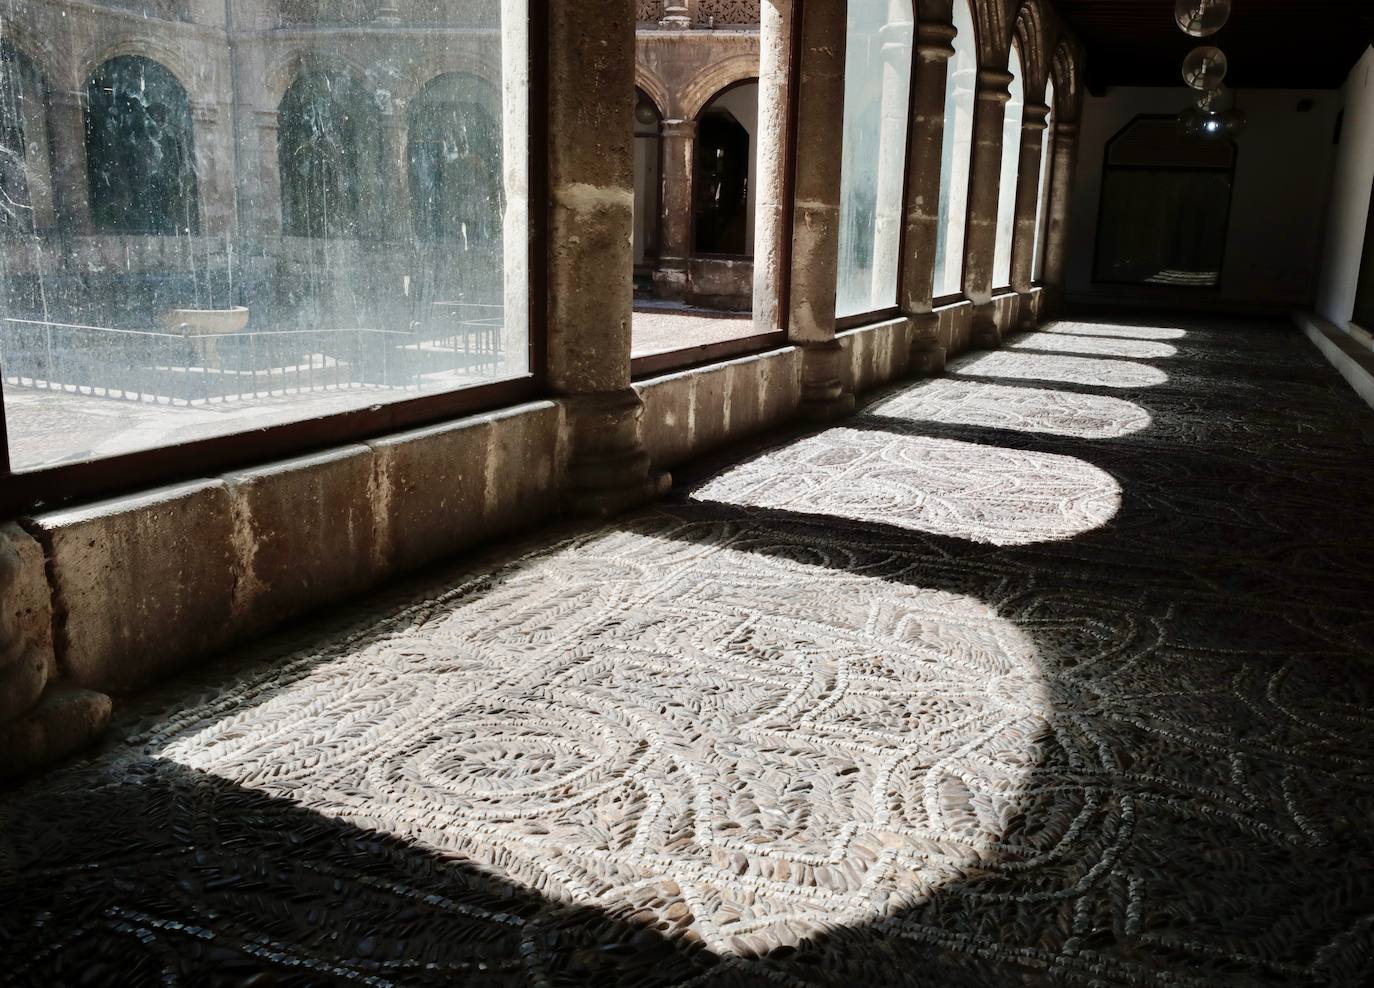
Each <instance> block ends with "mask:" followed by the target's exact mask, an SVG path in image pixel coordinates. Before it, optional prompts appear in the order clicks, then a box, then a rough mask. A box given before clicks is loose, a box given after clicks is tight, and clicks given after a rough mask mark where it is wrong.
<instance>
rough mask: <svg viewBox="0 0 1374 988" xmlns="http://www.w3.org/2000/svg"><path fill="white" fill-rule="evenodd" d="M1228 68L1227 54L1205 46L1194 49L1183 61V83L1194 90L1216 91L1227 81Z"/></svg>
mask: <svg viewBox="0 0 1374 988" xmlns="http://www.w3.org/2000/svg"><path fill="white" fill-rule="evenodd" d="M1226 67H1227V66H1226V53H1225V52H1223V51H1222V50H1221V49H1220V48H1213V47H1212V46H1211V45H1203V46H1202V47H1201V48H1194V49H1193V50H1192V51H1191V52H1189V53H1188V57H1187V58H1185V59H1184V60H1183V81H1184V82H1186V83H1187V84H1188V85H1190V86H1192V87H1193V88H1194V89H1201V90H1204V91H1205V90H1211V89H1216V88H1218V87H1219V86H1221V84H1222V82H1224V81H1225V79H1226Z"/></svg>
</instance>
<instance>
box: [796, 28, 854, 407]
mask: <svg viewBox="0 0 1374 988" xmlns="http://www.w3.org/2000/svg"><path fill="white" fill-rule="evenodd" d="M845 8H846V5H845V4H842V3H808V4H806V5H805V6H804V7H803V8H802V19H801V20H802V23H801V28H800V30H801V45H800V50H799V52H798V56H799V58H800V59H801V64H800V66H799V68H800V72H799V73H798V78H799V82H800V85H799V86H798V92H797V132H796V148H795V152H794V153H795V154H796V175H795V178H794V181H793V190H792V195H793V199H792V286H791V292H790V296H791V316H790V319H789V322H788V337H789V339H790V340H791V341H792V342H793V343H795V344H796V345H798V346H800V347H801V349H802V413H803V414H804V415H806V416H807V417H808V418H812V419H818V420H828V419H834V418H838V417H840V416H843V415H847V414H849V413H850V412H851V411H853V409H854V394H853V392H851V391H847V390H846V389H845V383H844V378H843V376H842V374H841V360H842V359H843V358H844V351H843V349H842V348H841V347H840V344H839V343H838V342H837V341H836V340H835V294H836V277H837V272H838V269H839V250H840V153H839V145H840V139H841V135H842V134H843V132H844V62H845V45H846V35H847V33H848V24H847V22H846V11H845Z"/></svg>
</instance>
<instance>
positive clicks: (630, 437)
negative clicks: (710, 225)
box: [535, 0, 669, 515]
mask: <svg viewBox="0 0 1374 988" xmlns="http://www.w3.org/2000/svg"><path fill="white" fill-rule="evenodd" d="M634 42H635V3H634V0H559V2H558V3H554V4H550V5H549V107H548V108H549V196H550V211H549V238H548V252H549V253H548V264H549V282H548V306H549V308H548V314H549V319H548V384H549V388H550V390H551V391H552V392H553V393H554V394H555V395H558V396H560V397H562V398H563V399H564V402H563V404H564V408H565V410H566V413H567V428H568V441H569V444H570V454H571V457H570V462H569V478H568V479H569V485H570V507H571V508H572V509H573V510H574V511H577V512H580V513H587V514H599V515H606V514H611V513H613V512H615V511H619V510H622V509H624V508H628V507H632V506H634V505H636V504H640V503H642V502H644V501H647V500H649V499H651V498H653V497H655V496H657V495H658V494H661V493H662V492H663V491H665V490H666V489H667V487H668V483H669V478H668V475H667V474H664V473H659V472H655V471H654V470H653V469H652V468H651V465H650V463H649V456H648V454H647V453H646V452H645V451H644V448H643V445H642V443H641V442H640V421H641V419H642V418H643V414H644V406H643V403H642V402H641V401H640V398H639V395H638V393H636V392H635V390H634V389H633V388H631V387H630V323H631V308H632V277H633V272H634V247H633V237H634V98H635V97H634V91H635V53H634ZM535 290H539V286H536V289H535Z"/></svg>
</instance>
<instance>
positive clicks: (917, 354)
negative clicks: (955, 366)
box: [908, 312, 947, 377]
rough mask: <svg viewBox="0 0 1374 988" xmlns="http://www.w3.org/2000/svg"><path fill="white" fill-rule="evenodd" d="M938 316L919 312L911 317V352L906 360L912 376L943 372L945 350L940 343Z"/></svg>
mask: <svg viewBox="0 0 1374 988" xmlns="http://www.w3.org/2000/svg"><path fill="white" fill-rule="evenodd" d="M939 325H940V317H939V316H937V315H935V313H933V312H921V313H917V314H916V315H914V316H912V317H911V326H912V330H913V333H912V337H911V354H910V357H909V360H908V363H909V367H910V374H911V375H912V376H913V377H938V376H939V375H941V374H943V373H944V372H945V358H946V356H947V351H946V350H945V347H944V346H943V344H941V343H940V336H939V333H938V329H939Z"/></svg>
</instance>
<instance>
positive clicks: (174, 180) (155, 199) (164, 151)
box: [85, 54, 200, 235]
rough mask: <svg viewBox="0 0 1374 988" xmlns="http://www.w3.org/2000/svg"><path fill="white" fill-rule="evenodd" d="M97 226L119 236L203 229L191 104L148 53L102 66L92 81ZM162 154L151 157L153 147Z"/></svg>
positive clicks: (91, 159)
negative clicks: (201, 225) (122, 234)
mask: <svg viewBox="0 0 1374 988" xmlns="http://www.w3.org/2000/svg"><path fill="white" fill-rule="evenodd" d="M86 104H87V106H86V117H85V119H86V174H87V187H88V192H89V197H90V206H91V221H92V223H93V224H94V226H95V228H96V229H97V230H106V231H109V232H114V233H145V234H163V235H165V234H176V233H197V232H199V230H200V202H199V195H200V183H199V175H198V171H197V166H196V152H195V124H194V121H193V118H192V113H191V98H190V95H189V94H188V93H187V91H186V87H185V85H184V84H183V82H182V81H181V80H180V79H179V78H178V77H177V76H176V74H175V73H174V72H173V71H172V70H171V69H169V68H168V67H167V66H165V65H163V64H162V63H161V62H158V61H157V60H155V59H152V58H149V57H148V56H146V55H141V54H120V55H115V56H114V57H112V58H110V59H108V60H106V61H104V62H102V63H100V64H99V65H97V66H96V67H95V69H94V71H93V72H92V73H91V75H90V77H89V80H88V81H87V83H86ZM150 145H152V146H156V147H157V148H158V153H156V154H150V153H149V151H148V148H149V146H150Z"/></svg>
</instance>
